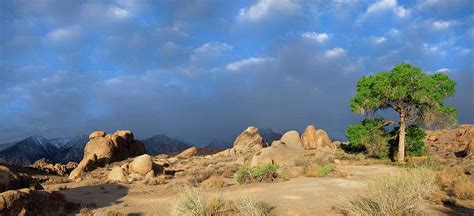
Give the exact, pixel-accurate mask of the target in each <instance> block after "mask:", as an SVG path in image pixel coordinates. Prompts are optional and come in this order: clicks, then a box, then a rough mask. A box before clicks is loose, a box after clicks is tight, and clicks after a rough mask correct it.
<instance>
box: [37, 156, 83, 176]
mask: <svg viewBox="0 0 474 216" xmlns="http://www.w3.org/2000/svg"><path fill="white" fill-rule="evenodd" d="M31 167H33V168H36V169H39V170H41V171H43V172H46V173H50V174H57V175H60V176H65V175H67V174H68V173H70V172H71V171H72V170H73V169H74V168H76V167H77V163H75V162H68V163H67V164H66V165H62V164H59V163H56V164H54V163H52V162H51V161H49V160H47V159H45V158H42V159H39V160H37V161H35V162H34V163H33V165H31Z"/></svg>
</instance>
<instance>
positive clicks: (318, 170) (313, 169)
mask: <svg viewBox="0 0 474 216" xmlns="http://www.w3.org/2000/svg"><path fill="white" fill-rule="evenodd" d="M306 168H307V170H306V176H308V177H323V176H327V175H328V174H329V173H331V172H333V171H334V169H333V168H332V167H331V166H329V165H323V166H321V165H315V166H309V167H306Z"/></svg>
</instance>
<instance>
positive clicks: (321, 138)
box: [301, 125, 336, 150]
mask: <svg viewBox="0 0 474 216" xmlns="http://www.w3.org/2000/svg"><path fill="white" fill-rule="evenodd" d="M301 143H302V144H303V147H304V149H315V150H321V149H323V148H328V149H332V150H335V149H336V145H335V144H333V143H332V142H331V139H329V136H328V134H327V133H326V131H324V130H321V129H318V130H316V128H315V127H314V125H308V127H306V130H305V131H304V133H303V134H302V135H301Z"/></svg>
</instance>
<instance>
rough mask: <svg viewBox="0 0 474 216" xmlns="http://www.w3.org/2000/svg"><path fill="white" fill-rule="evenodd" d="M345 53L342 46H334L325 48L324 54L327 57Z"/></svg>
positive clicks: (339, 55) (336, 56)
mask: <svg viewBox="0 0 474 216" xmlns="http://www.w3.org/2000/svg"><path fill="white" fill-rule="evenodd" d="M345 54H346V50H345V49H342V48H339V47H337V48H334V49H330V50H326V52H325V55H326V57H328V58H339V57H341V56H344V55H345Z"/></svg>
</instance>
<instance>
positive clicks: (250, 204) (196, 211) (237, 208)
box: [173, 188, 272, 216]
mask: <svg viewBox="0 0 474 216" xmlns="http://www.w3.org/2000/svg"><path fill="white" fill-rule="evenodd" d="M181 196H182V197H181V199H180V200H179V201H178V202H177V204H176V205H175V206H174V209H173V214H174V215H185V216H218V215H252V216H265V215H269V214H270V213H271V210H272V208H271V207H270V206H269V205H268V204H266V203H264V202H259V201H254V200H253V199H250V198H248V197H242V198H240V199H238V200H228V199H225V198H224V197H222V196H219V195H218V196H212V197H211V198H207V197H206V196H204V195H203V194H202V192H201V190H199V189H198V188H184V189H182V191H181Z"/></svg>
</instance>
